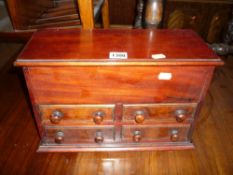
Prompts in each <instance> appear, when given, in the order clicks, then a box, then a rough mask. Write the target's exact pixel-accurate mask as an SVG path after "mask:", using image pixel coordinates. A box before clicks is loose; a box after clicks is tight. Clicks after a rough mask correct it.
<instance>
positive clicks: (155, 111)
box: [122, 103, 197, 124]
mask: <svg viewBox="0 0 233 175" xmlns="http://www.w3.org/2000/svg"><path fill="white" fill-rule="evenodd" d="M196 106H197V104H196V103H183V104H169V103H168V104H164V103H163V104H124V105H123V117H122V119H123V122H130V121H132V122H134V123H138V124H147V123H148V124H151V123H153V122H172V123H174V122H175V123H177V122H178V123H182V122H183V123H187V122H190V119H192V118H193V116H194V113H195V109H196Z"/></svg>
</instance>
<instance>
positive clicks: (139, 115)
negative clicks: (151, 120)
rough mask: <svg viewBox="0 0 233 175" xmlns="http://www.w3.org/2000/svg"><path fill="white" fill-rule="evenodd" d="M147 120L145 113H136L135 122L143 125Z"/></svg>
mask: <svg viewBox="0 0 233 175" xmlns="http://www.w3.org/2000/svg"><path fill="white" fill-rule="evenodd" d="M144 120H145V112H144V111H136V112H135V122H136V123H142V122H143V121H144Z"/></svg>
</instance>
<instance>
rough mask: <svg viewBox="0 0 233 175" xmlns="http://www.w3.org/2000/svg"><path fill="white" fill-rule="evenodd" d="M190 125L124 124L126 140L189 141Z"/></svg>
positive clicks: (123, 132) (124, 138)
mask: <svg viewBox="0 0 233 175" xmlns="http://www.w3.org/2000/svg"><path fill="white" fill-rule="evenodd" d="M188 131H189V125H187V126H186V125H184V126H178V127H177V126H171V127H170V126H169V127H168V126H123V127H122V141H124V142H135V143H136V142H183V141H188V137H187V136H188Z"/></svg>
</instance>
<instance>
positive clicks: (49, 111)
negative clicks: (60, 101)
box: [39, 104, 115, 125]
mask: <svg viewBox="0 0 233 175" xmlns="http://www.w3.org/2000/svg"><path fill="white" fill-rule="evenodd" d="M114 108H115V105H110V104H108V105H39V112H40V115H41V119H42V122H43V123H44V124H47V125H50V124H56V125H57V124H59V125H78V124H80V125H83V124H90V125H91V124H93V125H94V124H106V123H111V122H113V120H114Z"/></svg>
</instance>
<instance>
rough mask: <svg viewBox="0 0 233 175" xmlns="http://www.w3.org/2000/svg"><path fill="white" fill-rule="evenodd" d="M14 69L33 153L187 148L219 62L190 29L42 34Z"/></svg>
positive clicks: (83, 31) (31, 42)
mask: <svg viewBox="0 0 233 175" xmlns="http://www.w3.org/2000/svg"><path fill="white" fill-rule="evenodd" d="M15 64H16V65H17V66H22V67H23V71H24V75H25V78H26V83H27V87H28V90H29V94H30V98H31V102H32V106H33V110H34V114H35V120H36V124H37V128H38V130H39V134H40V137H41V143H40V146H39V149H38V151H65V152H70V151H122V150H170V149H188V148H193V147H194V146H193V143H192V132H193V129H194V125H195V121H196V119H197V117H198V114H199V111H200V108H201V105H202V103H203V100H204V97H205V94H206V92H207V90H208V86H209V84H210V81H211V77H212V74H213V71H214V68H215V66H217V65H221V64H222V62H221V60H220V59H219V58H218V57H217V56H216V55H215V54H214V53H213V52H212V51H211V50H210V49H209V48H208V46H207V45H206V44H205V43H204V42H203V41H202V40H201V39H200V38H199V37H198V36H197V35H196V34H195V33H194V32H192V31H190V30H136V29H135V30H128V29H127V30H125V29H124V30H78V29H47V30H41V31H38V32H37V33H35V34H34V35H33V37H32V38H31V40H30V41H29V43H28V44H27V45H26V47H25V48H24V50H23V51H22V53H21V54H20V55H19V57H18V59H17V61H16V62H15Z"/></svg>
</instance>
